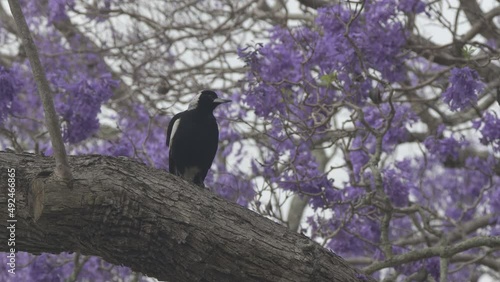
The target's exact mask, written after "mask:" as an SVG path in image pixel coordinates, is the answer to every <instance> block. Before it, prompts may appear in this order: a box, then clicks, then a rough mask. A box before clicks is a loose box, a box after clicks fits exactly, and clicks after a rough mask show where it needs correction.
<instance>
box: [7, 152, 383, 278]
mask: <svg viewBox="0 0 500 282" xmlns="http://www.w3.org/2000/svg"><path fill="white" fill-rule="evenodd" d="M69 161H70V165H71V167H72V168H73V176H74V179H75V181H74V183H73V186H72V189H71V190H69V189H68V188H67V186H64V183H63V182H61V181H57V179H56V178H55V177H54V176H53V174H51V173H52V171H54V169H55V163H54V160H53V159H52V158H49V157H42V156H37V155H32V154H14V153H6V152H0V171H1V172H0V183H2V184H1V187H2V189H1V193H0V203H2V204H1V205H0V206H1V208H2V212H0V229H2V230H5V228H6V220H7V213H6V212H5V210H6V209H7V208H6V207H5V202H6V197H7V191H6V189H5V188H4V187H6V185H5V184H6V183H7V177H8V176H7V169H9V168H15V169H16V176H15V177H16V205H17V207H16V212H17V215H16V219H17V223H16V249H17V251H27V252H31V253H40V252H48V253H59V252H65V251H66V252H71V251H77V250H79V251H80V252H81V253H82V254H87V255H97V256H100V257H102V258H104V259H105V260H107V261H109V262H111V263H114V264H123V265H126V266H129V267H131V268H132V269H133V270H135V271H139V272H142V273H144V274H147V275H149V276H153V277H156V278H158V279H161V280H169V281H375V280H373V279H372V278H369V277H365V276H364V275H362V274H360V272H358V271H357V270H355V269H353V268H352V267H350V266H349V265H348V264H347V263H346V262H345V261H344V260H343V259H342V258H340V257H338V256H336V255H335V254H333V253H331V252H329V251H328V250H326V249H324V248H322V247H321V246H319V245H318V244H316V243H314V242H313V241H311V240H310V239H309V238H307V237H305V236H303V235H301V234H296V233H295V232H292V231H290V230H288V229H287V228H286V227H284V226H281V225H279V224H277V223H275V222H273V221H271V220H269V219H266V218H264V217H262V216H260V215H258V214H256V213H254V212H252V211H250V210H247V209H245V208H243V207H241V206H238V205H236V204H233V203H229V202H227V201H225V200H224V199H221V198H220V197H218V196H216V195H214V194H212V193H211V192H209V191H206V190H201V189H199V188H197V187H196V186H193V185H190V184H189V183H187V182H185V181H183V180H181V179H180V178H177V177H174V176H172V175H170V174H168V173H166V172H164V171H161V170H157V169H154V168H150V167H147V166H145V165H143V164H140V163H137V162H135V161H132V160H130V159H127V158H112V157H105V156H99V155H90V156H73V157H70V158H69ZM0 246H1V247H0V251H7V244H0Z"/></svg>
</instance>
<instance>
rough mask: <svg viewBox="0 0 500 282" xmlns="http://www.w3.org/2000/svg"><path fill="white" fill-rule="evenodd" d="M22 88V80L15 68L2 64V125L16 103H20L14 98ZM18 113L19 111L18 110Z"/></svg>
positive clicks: (0, 92)
mask: <svg viewBox="0 0 500 282" xmlns="http://www.w3.org/2000/svg"><path fill="white" fill-rule="evenodd" d="M20 88H21V81H20V80H19V78H18V74H17V73H16V72H15V71H14V70H8V69H6V68H4V67H2V66H0V125H1V124H2V123H3V120H4V119H5V118H6V117H7V115H8V114H9V113H11V111H12V110H13V108H18V107H16V106H15V105H16V104H17V103H18V102H17V101H16V100H17V99H14V97H15V96H17V94H18V92H19V90H20ZM16 114H19V112H17V111H16Z"/></svg>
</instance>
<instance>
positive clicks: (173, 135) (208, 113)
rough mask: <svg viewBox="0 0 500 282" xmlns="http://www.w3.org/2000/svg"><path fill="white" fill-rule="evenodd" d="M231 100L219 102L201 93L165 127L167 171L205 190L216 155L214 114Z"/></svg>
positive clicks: (207, 91)
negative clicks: (167, 148)
mask: <svg viewBox="0 0 500 282" xmlns="http://www.w3.org/2000/svg"><path fill="white" fill-rule="evenodd" d="M228 102H231V100H227V99H220V98H218V97H217V94H216V93H215V92H214V91H212V90H203V91H202V92H201V93H200V94H198V95H197V96H196V97H195V98H194V99H193V100H192V101H191V103H190V104H189V107H188V109H187V110H186V111H184V112H181V113H178V114H176V115H175V116H174V117H173V118H172V119H171V120H170V123H169V124H168V130H167V142H166V143H167V147H169V171H170V173H172V174H174V175H177V176H181V177H182V178H184V179H186V180H187V181H190V182H193V183H194V184H196V185H198V186H201V187H204V184H203V181H204V180H205V177H206V176H207V173H208V170H209V169H210V166H211V165H212V162H213V160H214V157H215V153H216V152H217V146H218V143H219V128H218V125H217V121H216V120H215V117H214V115H213V110H214V109H215V108H216V107H217V106H218V105H220V104H223V103H228Z"/></svg>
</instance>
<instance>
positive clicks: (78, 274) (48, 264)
mask: <svg viewBox="0 0 500 282" xmlns="http://www.w3.org/2000/svg"><path fill="white" fill-rule="evenodd" d="M77 258H78V259H77ZM0 261H1V262H2V263H1V265H0V280H1V281H63V280H64V278H68V277H71V276H72V275H74V276H73V277H74V280H75V281H131V280H129V278H130V276H131V274H132V271H131V270H130V269H129V268H128V267H124V266H115V265H112V264H110V263H108V262H106V261H104V260H103V259H101V258H99V257H88V256H80V255H78V254H77V253H72V254H69V253H61V254H58V255H54V254H46V253H44V254H41V255H38V256H35V255H31V254H28V253H25V252H19V253H17V254H16V263H17V268H16V274H15V275H12V274H10V273H9V272H7V267H8V266H7V260H6V257H5V256H2V258H1V259H0ZM76 264H78V267H76ZM137 281H141V282H144V281H148V279H147V277H146V276H143V275H139V276H138V280H137Z"/></svg>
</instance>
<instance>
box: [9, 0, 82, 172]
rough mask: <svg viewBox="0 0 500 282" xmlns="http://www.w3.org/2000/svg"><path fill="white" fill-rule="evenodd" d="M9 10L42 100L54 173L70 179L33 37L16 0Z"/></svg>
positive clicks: (47, 87)
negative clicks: (52, 154) (53, 161)
mask: <svg viewBox="0 0 500 282" xmlns="http://www.w3.org/2000/svg"><path fill="white" fill-rule="evenodd" d="M9 6H10V10H11V12H12V15H13V16H14V21H15V22H16V26H17V30H18V34H19V37H20V38H21V40H22V44H23V46H24V50H25V51H26V55H27V56H28V59H29V61H30V64H31V70H32V72H33V77H34V79H35V82H36V85H37V87H38V93H39V94H40V99H41V100H42V104H43V110H44V113H45V125H46V126H47V129H48V131H49V135H50V140H51V143H52V148H53V150H54V157H55V159H56V175H57V176H58V177H59V178H60V179H63V180H66V181H69V180H71V179H72V175H71V170H70V168H69V165H68V160H67V157H66V149H65V148H64V142H63V140H62V135H61V128H60V125H59V118H58V117H57V114H56V110H55V109H54V101H53V99H52V93H51V91H50V86H49V83H48V81H47V77H46V76H45V70H44V69H43V67H42V64H41V62H40V58H39V56H38V51H37V49H36V46H35V43H34V42H33V38H32V37H31V33H30V31H29V28H28V24H27V23H26V19H25V18H24V14H23V11H22V10H21V6H20V5H19V2H18V1H17V0H9Z"/></svg>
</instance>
